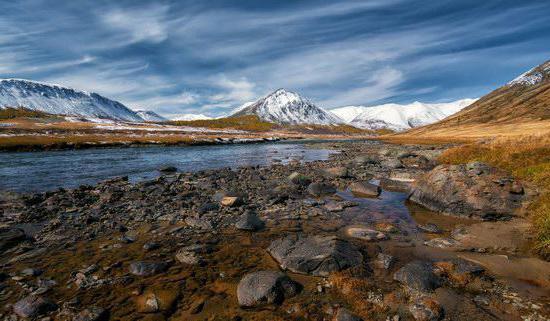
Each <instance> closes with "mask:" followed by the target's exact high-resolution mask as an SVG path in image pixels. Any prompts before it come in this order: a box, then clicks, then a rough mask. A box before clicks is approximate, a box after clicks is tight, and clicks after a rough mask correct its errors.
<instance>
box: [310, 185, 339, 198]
mask: <svg viewBox="0 0 550 321" xmlns="http://www.w3.org/2000/svg"><path fill="white" fill-rule="evenodd" d="M307 191H308V193H309V194H310V195H312V196H315V197H321V196H324V195H330V194H334V193H336V187H334V185H332V184H328V183H311V184H309V186H308V187H307Z"/></svg>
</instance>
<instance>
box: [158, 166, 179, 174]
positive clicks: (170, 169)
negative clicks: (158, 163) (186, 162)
mask: <svg viewBox="0 0 550 321" xmlns="http://www.w3.org/2000/svg"><path fill="white" fill-rule="evenodd" d="M177 171H178V169H177V168H176V167H174V166H164V167H161V168H159V172H161V173H175V172H177Z"/></svg>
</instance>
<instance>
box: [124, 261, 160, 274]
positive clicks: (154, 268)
mask: <svg viewBox="0 0 550 321" xmlns="http://www.w3.org/2000/svg"><path fill="white" fill-rule="evenodd" d="M167 269H168V265H167V264H166V263H164V262H144V261H138V262H133V263H132V264H130V273H132V274H133V275H138V276H150V275H154V274H158V273H162V272H164V271H166V270H167Z"/></svg>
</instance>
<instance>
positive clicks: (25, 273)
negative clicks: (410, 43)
mask: <svg viewBox="0 0 550 321" xmlns="http://www.w3.org/2000/svg"><path fill="white" fill-rule="evenodd" d="M40 274H42V270H39V269H33V268H27V269H24V270H23V271H21V275H23V276H39V275H40Z"/></svg>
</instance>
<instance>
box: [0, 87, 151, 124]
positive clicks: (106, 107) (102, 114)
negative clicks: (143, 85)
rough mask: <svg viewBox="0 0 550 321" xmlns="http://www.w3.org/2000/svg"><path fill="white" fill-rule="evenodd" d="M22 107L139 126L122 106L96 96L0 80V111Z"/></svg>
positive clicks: (61, 88)
mask: <svg viewBox="0 0 550 321" xmlns="http://www.w3.org/2000/svg"><path fill="white" fill-rule="evenodd" d="M2 107H25V108H29V109H33V110H38V111H42V112H45V113H49V114H58V115H68V116H79V117H84V118H108V119H113V120H122V121H134V122H142V121H143V119H142V118H141V117H140V116H139V115H138V114H137V113H136V112H134V111H132V110H130V109H129V108H128V107H126V106H124V105H123V104H121V103H119V102H117V101H114V100H110V99H108V98H105V97H103V96H101V95H98V94H96V93H88V92H85V91H79V90H75V89H72V88H68V87H63V86H59V85H51V84H45V83H40V82H36V81H30V80H23V79H0V108H2Z"/></svg>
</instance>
